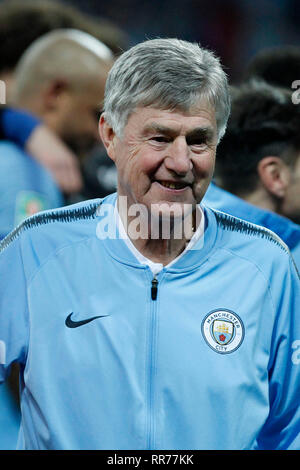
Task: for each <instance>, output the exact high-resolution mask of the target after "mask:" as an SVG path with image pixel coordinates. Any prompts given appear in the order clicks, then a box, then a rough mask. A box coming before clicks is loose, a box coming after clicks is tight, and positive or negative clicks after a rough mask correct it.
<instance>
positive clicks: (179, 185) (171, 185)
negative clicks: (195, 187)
mask: <svg viewBox="0 0 300 470" xmlns="http://www.w3.org/2000/svg"><path fill="white" fill-rule="evenodd" d="M155 181H156V183H159V184H160V185H161V186H164V187H165V188H168V189H175V190H180V189H185V188H187V187H190V186H191V184H189V183H186V182H179V181H165V180H155Z"/></svg>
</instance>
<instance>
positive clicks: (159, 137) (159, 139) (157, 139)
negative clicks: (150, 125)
mask: <svg viewBox="0 0 300 470" xmlns="http://www.w3.org/2000/svg"><path fill="white" fill-rule="evenodd" d="M151 140H154V141H155V142H158V143H165V142H170V139H168V137H165V136H162V135H157V136H154V137H151Z"/></svg>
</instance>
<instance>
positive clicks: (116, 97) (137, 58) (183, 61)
mask: <svg viewBox="0 0 300 470" xmlns="http://www.w3.org/2000/svg"><path fill="white" fill-rule="evenodd" d="M203 99H204V100H206V101H207V102H208V103H209V104H210V105H212V106H213V107H214V109H215V112H216V121H217V128H218V137H219V140H220V139H221V137H222V136H223V135H224V133H225V130H226V125H227V120H228V117H229V113H230V94H229V86H228V83H227V76H226V74H225V72H224V71H223V69H222V67H221V65H220V61H219V59H218V58H217V57H216V56H215V55H214V53H213V52H211V51H208V50H207V49H203V48H201V47H200V46H199V45H198V44H197V43H191V42H187V41H183V40H180V39H168V38H164V39H151V40H148V41H144V42H142V43H140V44H137V45H136V46H134V47H132V48H131V49H129V50H128V51H126V52H124V53H123V54H122V55H121V56H120V57H119V58H118V59H117V60H116V61H115V63H114V65H113V67H112V68H111V70H110V72H109V75H108V78H107V81H106V89H105V99H104V112H105V119H106V121H107V122H108V123H109V125H110V126H111V127H112V128H113V129H114V131H115V132H116V134H117V135H118V136H119V137H120V136H121V135H122V133H123V130H124V127H125V125H126V123H127V120H128V118H129V116H130V114H131V113H132V112H133V111H134V109H135V108H137V107H139V106H153V107H155V108H159V109H166V110H175V109H176V110H180V111H183V112H189V111H190V110H191V109H193V108H195V106H197V104H199V102H200V101H201V100H203Z"/></svg>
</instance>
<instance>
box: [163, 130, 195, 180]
mask: <svg viewBox="0 0 300 470" xmlns="http://www.w3.org/2000/svg"><path fill="white" fill-rule="evenodd" d="M164 162H165V166H166V168H167V169H168V170H171V171H173V172H175V173H176V174H177V175H180V176H184V175H186V174H187V173H188V172H189V171H190V170H191V169H192V168H193V164H192V161H191V158H190V149H189V146H188V145H187V143H186V140H185V137H182V136H180V137H177V138H176V139H174V141H173V142H172V144H170V145H169V146H168V150H167V154H166V157H165V160H164Z"/></svg>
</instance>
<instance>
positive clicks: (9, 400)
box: [0, 383, 20, 450]
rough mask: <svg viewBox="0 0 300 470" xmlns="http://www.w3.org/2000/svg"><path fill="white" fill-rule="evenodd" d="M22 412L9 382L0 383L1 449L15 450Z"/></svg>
mask: <svg viewBox="0 0 300 470" xmlns="http://www.w3.org/2000/svg"><path fill="white" fill-rule="evenodd" d="M19 427H20V412H19V409H18V407H17V404H16V403H15V402H14V398H13V396H12V394H11V392H10V390H9V388H8V386H7V384H5V383H4V384H1V385H0V430H1V432H0V450H15V449H16V445H17V440H18V432H19Z"/></svg>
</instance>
